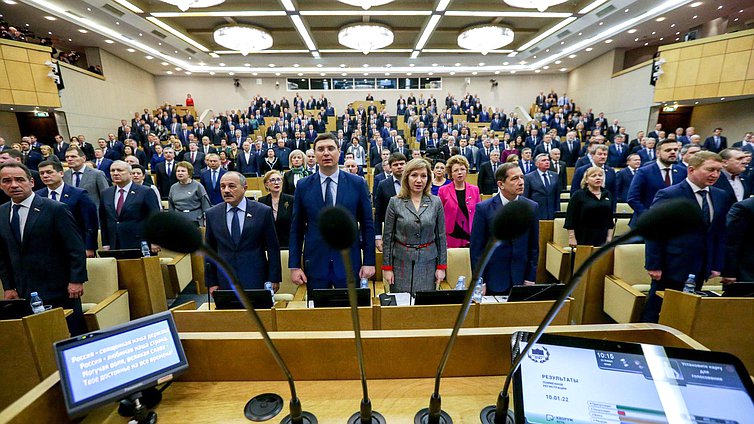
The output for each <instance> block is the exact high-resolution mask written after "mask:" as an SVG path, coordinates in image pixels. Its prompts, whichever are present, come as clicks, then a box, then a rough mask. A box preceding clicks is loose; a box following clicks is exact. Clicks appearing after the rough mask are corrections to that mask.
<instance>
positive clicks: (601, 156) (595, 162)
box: [571, 144, 616, 210]
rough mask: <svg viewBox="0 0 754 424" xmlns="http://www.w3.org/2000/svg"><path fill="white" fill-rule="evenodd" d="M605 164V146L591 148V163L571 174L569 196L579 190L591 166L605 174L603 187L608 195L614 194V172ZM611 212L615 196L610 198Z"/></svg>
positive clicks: (599, 145) (597, 145)
mask: <svg viewBox="0 0 754 424" xmlns="http://www.w3.org/2000/svg"><path fill="white" fill-rule="evenodd" d="M606 163H607V146H605V145H604V144H596V145H594V146H593V147H592V163H589V164H586V165H584V166H582V167H579V168H576V171H575V172H574V173H573V180H571V196H573V194H574V193H575V192H576V190H579V189H581V180H582V179H583V178H584V173H585V172H586V170H587V169H589V167H591V166H597V167H600V168H602V170H603V171H604V172H605V182H604V187H605V188H606V189H607V191H609V192H610V194H613V193H615V170H614V169H613V168H610V167H609V166H606ZM612 200H613V210H615V203H616V202H615V195H613V196H612Z"/></svg>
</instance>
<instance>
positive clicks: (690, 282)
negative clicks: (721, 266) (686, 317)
mask: <svg viewBox="0 0 754 424" xmlns="http://www.w3.org/2000/svg"><path fill="white" fill-rule="evenodd" d="M694 279H696V276H695V275H694V274H689V278H688V279H687V280H686V283H685V284H684V285H683V292H684V293H694V292H695V291H696V281H694Z"/></svg>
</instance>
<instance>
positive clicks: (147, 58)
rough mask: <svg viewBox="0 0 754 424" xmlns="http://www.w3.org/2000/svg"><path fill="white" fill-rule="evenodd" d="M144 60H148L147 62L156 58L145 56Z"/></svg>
mask: <svg viewBox="0 0 754 424" xmlns="http://www.w3.org/2000/svg"><path fill="white" fill-rule="evenodd" d="M144 59H146V60H152V59H154V57H152V56H148V55H147V56H144Z"/></svg>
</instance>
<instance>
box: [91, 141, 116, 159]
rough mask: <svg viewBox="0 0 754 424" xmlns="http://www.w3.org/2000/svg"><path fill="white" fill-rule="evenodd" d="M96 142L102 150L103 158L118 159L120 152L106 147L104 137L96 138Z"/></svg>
mask: <svg viewBox="0 0 754 424" xmlns="http://www.w3.org/2000/svg"><path fill="white" fill-rule="evenodd" d="M97 144H98V146H99V148H100V149H101V150H102V157H103V158H105V159H109V160H118V159H120V158H121V157H120V153H119V152H118V151H117V150H115V149H113V148H110V147H108V145H107V140H105V139H104V138H100V139H97ZM94 150H95V151H96V150H97V148H95V149H94ZM95 157H96V155H95Z"/></svg>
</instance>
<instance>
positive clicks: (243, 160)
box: [236, 140, 257, 177]
mask: <svg viewBox="0 0 754 424" xmlns="http://www.w3.org/2000/svg"><path fill="white" fill-rule="evenodd" d="M236 170H237V171H238V172H240V173H241V174H243V175H244V176H247V177H256V176H257V156H256V155H255V154H254V152H252V151H251V142H250V141H249V140H246V141H244V142H243V144H242V145H241V151H239V152H238V157H237V158H236Z"/></svg>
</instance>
